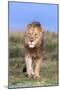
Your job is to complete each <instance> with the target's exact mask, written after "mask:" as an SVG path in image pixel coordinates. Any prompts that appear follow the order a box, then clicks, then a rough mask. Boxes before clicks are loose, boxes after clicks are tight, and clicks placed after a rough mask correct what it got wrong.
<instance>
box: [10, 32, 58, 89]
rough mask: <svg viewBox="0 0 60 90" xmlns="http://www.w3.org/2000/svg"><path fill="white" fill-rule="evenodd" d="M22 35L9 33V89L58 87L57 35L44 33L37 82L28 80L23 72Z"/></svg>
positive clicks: (20, 33)
mask: <svg viewBox="0 0 60 90" xmlns="http://www.w3.org/2000/svg"><path fill="white" fill-rule="evenodd" d="M23 34H24V33H22V32H10V33H9V88H20V87H32V86H52V85H58V64H57V63H58V52H57V34H56V33H52V32H46V33H45V40H44V47H45V48H44V49H45V54H44V60H43V62H42V65H41V71H40V75H41V78H40V79H39V80H34V79H32V78H28V77H27V76H26V74H25V73H24V72H23V68H24V67H25V62H24V46H23ZM20 35H21V36H20Z"/></svg>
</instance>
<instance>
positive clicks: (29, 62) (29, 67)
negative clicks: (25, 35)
mask: <svg viewBox="0 0 60 90" xmlns="http://www.w3.org/2000/svg"><path fill="white" fill-rule="evenodd" d="M25 63H26V71H27V74H28V77H30V76H31V75H34V72H33V67H32V57H31V56H30V55H25Z"/></svg>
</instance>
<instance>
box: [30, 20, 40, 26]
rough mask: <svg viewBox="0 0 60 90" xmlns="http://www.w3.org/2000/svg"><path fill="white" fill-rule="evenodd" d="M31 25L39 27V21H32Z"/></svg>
mask: <svg viewBox="0 0 60 90" xmlns="http://www.w3.org/2000/svg"><path fill="white" fill-rule="evenodd" d="M31 25H32V26H33V27H41V24H40V22H37V21H34V22H32V23H31Z"/></svg>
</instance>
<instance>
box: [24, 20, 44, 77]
mask: <svg viewBox="0 0 60 90" xmlns="http://www.w3.org/2000/svg"><path fill="white" fill-rule="evenodd" d="M43 41H44V31H43V29H42V27H41V24H40V23H39V22H32V23H31V24H28V25H27V30H26V32H25V35H24V46H25V63H26V73H27V74H28V77H31V76H33V77H34V78H40V68H41V63H42V60H43V51H44V48H43V44H44V43H43ZM33 64H35V65H34V66H35V67H34V68H33Z"/></svg>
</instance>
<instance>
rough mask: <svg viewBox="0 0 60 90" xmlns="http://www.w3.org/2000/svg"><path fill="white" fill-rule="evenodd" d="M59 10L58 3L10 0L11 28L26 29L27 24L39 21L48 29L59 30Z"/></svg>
mask: <svg viewBox="0 0 60 90" xmlns="http://www.w3.org/2000/svg"><path fill="white" fill-rule="evenodd" d="M57 11H58V8H57V5H56V4H55V5H53V4H37V3H22V2H9V30H13V29H14V31H15V30H16V29H19V30H24V29H23V28H24V27H25V26H26V25H27V24H29V23H31V22H33V21H38V22H40V23H41V25H42V26H43V28H44V29H45V30H46V31H52V32H57V31H58V30H57V27H58V22H57V19H58V13H57ZM11 28H12V29H11Z"/></svg>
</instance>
